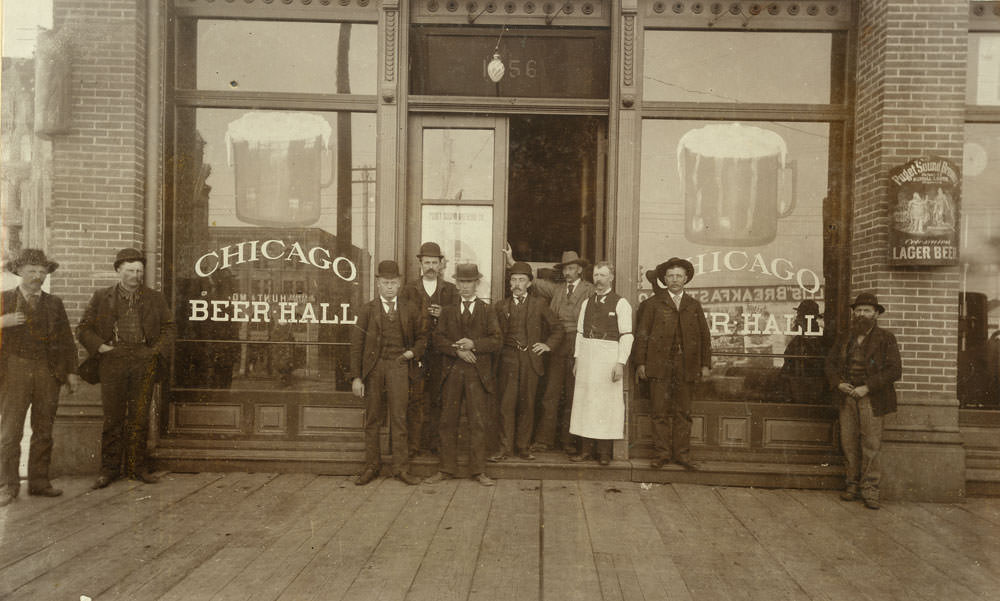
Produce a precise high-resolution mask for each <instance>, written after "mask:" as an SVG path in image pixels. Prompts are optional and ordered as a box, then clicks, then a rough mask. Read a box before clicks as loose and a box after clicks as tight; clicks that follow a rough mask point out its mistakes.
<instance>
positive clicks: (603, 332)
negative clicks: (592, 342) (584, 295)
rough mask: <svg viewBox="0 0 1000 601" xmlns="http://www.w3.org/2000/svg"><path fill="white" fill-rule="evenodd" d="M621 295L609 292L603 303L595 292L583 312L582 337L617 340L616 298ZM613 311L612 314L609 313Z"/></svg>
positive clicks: (619, 333)
mask: <svg viewBox="0 0 1000 601" xmlns="http://www.w3.org/2000/svg"><path fill="white" fill-rule="evenodd" d="M620 298H621V297H620V296H618V295H617V294H615V293H614V292H609V293H608V295H607V297H606V298H605V299H604V302H603V303H600V302H598V300H597V299H598V296H597V295H596V294H595V295H594V296H592V297H591V298H590V302H588V303H587V310H586V312H584V314H583V337H584V338H595V339H597V340H618V339H619V338H621V332H619V331H618V312H617V307H618V300H619V299H620ZM610 313H614V315H609V314H610Z"/></svg>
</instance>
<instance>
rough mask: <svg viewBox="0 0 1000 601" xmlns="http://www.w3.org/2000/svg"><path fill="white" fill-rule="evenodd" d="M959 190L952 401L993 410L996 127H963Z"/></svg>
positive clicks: (998, 240)
mask: <svg viewBox="0 0 1000 601" xmlns="http://www.w3.org/2000/svg"><path fill="white" fill-rule="evenodd" d="M998 39H1000V36H998ZM994 75H995V74H994ZM962 189H963V194H962V205H961V232H960V240H961V253H960V256H961V266H962V291H963V292H962V294H961V296H960V298H959V349H958V353H959V357H958V398H959V401H961V403H962V406H963V407H969V408H993V409H996V408H1000V123H969V124H967V125H966V127H965V152H964V169H963V181H962Z"/></svg>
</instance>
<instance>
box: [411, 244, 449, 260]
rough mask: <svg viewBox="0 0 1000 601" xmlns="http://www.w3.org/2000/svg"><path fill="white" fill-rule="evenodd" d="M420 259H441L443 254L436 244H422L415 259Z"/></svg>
mask: <svg viewBox="0 0 1000 601" xmlns="http://www.w3.org/2000/svg"><path fill="white" fill-rule="evenodd" d="M420 257H437V258H439V259H443V258H444V254H443V253H442V252H441V247H440V246H438V243H437V242H424V243H423V244H421V245H420V252H418V253H417V258H420Z"/></svg>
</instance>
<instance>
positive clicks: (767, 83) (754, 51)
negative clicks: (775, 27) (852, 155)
mask: <svg viewBox="0 0 1000 601" xmlns="http://www.w3.org/2000/svg"><path fill="white" fill-rule="evenodd" d="M832 43H833V35H832V34H829V33H788V32H782V33H768V32H724V31H652V30H650V31H646V33H645V49H644V53H645V54H644V57H643V69H644V75H643V98H644V99H646V100H658V101H674V102H784V103H790V102H802V103H816V104H825V103H829V102H832V101H833V100H832V99H831V87H830V71H831V67H830V65H831V49H832Z"/></svg>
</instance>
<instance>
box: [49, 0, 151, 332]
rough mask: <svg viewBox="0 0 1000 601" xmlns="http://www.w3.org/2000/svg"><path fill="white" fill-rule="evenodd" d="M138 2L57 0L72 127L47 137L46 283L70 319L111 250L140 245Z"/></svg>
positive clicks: (103, 277)
mask: <svg viewBox="0 0 1000 601" xmlns="http://www.w3.org/2000/svg"><path fill="white" fill-rule="evenodd" d="M143 4H144V3H142V2H140V1H139V0H54V13H53V16H54V25H55V28H56V30H57V31H60V32H62V33H63V34H64V35H67V36H68V38H69V40H70V44H71V50H72V56H73V59H72V84H71V93H72V98H73V102H72V130H71V132H70V133H68V134H65V135H60V136H56V137H55V138H54V142H53V150H54V167H55V172H54V179H53V199H52V206H51V207H50V209H49V219H50V224H51V227H52V246H51V249H50V254H51V255H52V256H53V257H54V258H55V259H56V260H58V261H59V262H60V263H61V268H60V269H59V271H57V272H56V273H55V274H53V281H52V290H53V292H54V293H55V294H57V295H59V296H61V297H62V298H63V300H64V301H65V303H66V308H67V311H68V312H69V315H70V321H71V323H73V324H75V323H76V322H77V321H78V320H79V317H80V315H81V314H82V312H83V308H84V306H85V305H86V302H87V301H88V300H89V298H90V295H91V294H92V293H93V291H94V289H95V288H96V287H98V286H104V285H109V284H111V283H113V282H114V281H115V279H116V278H115V276H114V272H113V270H112V266H111V263H112V261H113V258H114V254H115V252H116V251H117V250H118V249H120V248H123V247H126V246H135V247H137V248H141V247H142V244H143V221H144V214H143V195H144V186H143V173H144V161H145V149H144V144H145V126H144V119H145V115H144V106H145V85H146V78H145V71H146V61H145V53H146V50H145V43H146V32H145V14H144V10H143V9H142V7H143Z"/></svg>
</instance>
